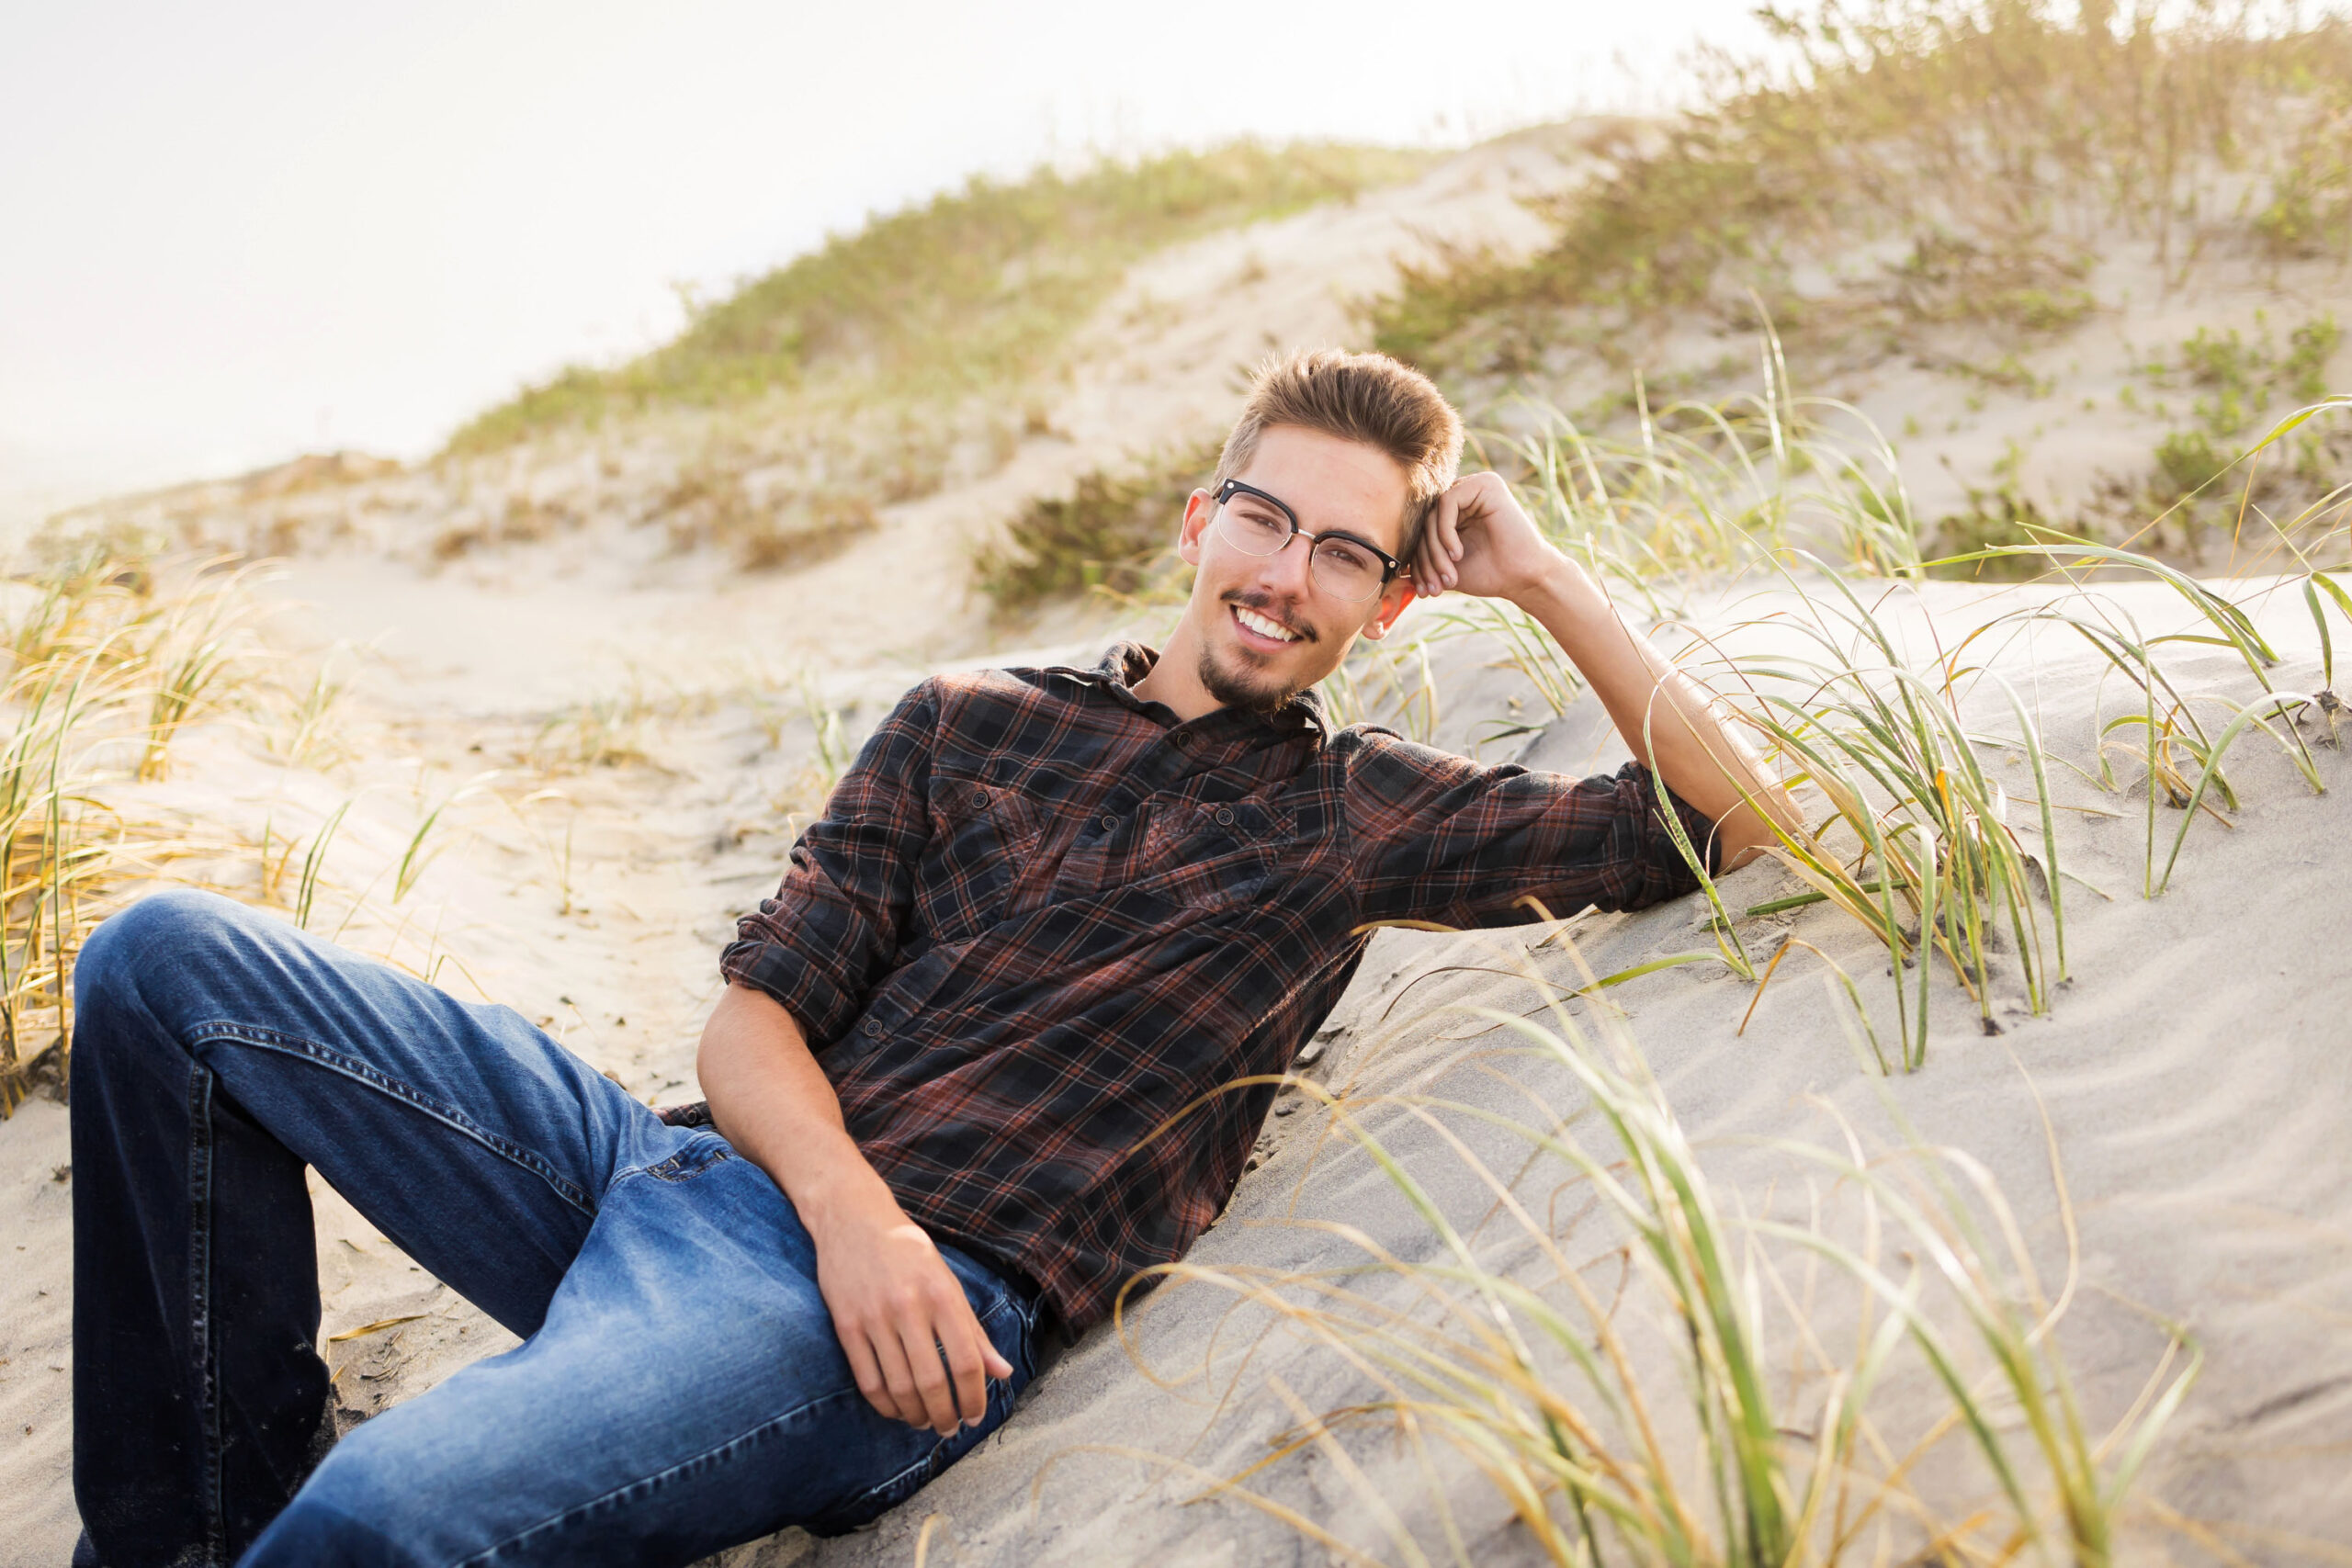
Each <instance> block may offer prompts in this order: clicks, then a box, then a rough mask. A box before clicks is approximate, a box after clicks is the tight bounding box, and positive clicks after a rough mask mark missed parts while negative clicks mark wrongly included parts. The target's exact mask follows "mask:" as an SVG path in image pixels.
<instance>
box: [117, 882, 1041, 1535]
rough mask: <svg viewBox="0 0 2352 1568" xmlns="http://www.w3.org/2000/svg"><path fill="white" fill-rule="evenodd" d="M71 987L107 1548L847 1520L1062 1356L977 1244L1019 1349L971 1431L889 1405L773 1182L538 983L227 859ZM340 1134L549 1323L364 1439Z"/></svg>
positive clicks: (915, 1474) (971, 1278) (502, 1287)
mask: <svg viewBox="0 0 2352 1568" xmlns="http://www.w3.org/2000/svg"><path fill="white" fill-rule="evenodd" d="M74 989H75V996H76V1002H77V1011H76V1016H75V1020H74V1054H73V1058H72V1060H73V1089H72V1105H73V1131H74V1496H75V1499H76V1501H77V1502H78V1504H79V1505H80V1507H81V1513H82V1520H83V1524H84V1527H85V1531H86V1533H87V1535H88V1537H89V1539H90V1541H91V1542H92V1543H94V1544H95V1546H96V1554H97V1557H98V1560H99V1561H100V1562H103V1563H105V1564H107V1568H145V1565H147V1564H163V1563H186V1562H200V1563H220V1564H227V1563H231V1562H239V1563H243V1564H244V1565H245V1568H279V1565H281V1564H284V1565H300V1568H322V1565H328V1564H346V1563H347V1564H363V1563H364V1564H383V1565H387V1568H390V1565H399V1568H425V1565H428V1564H429V1565H431V1568H448V1565H451V1564H458V1563H482V1564H487V1563H497V1564H502V1565H504V1564H526V1563H563V1564H594V1563H632V1564H635V1563H684V1562H692V1561H694V1560H695V1559H696V1558H698V1557H702V1556H705V1555H707V1554H708V1553H710V1552H712V1551H718V1550H719V1549H721V1548H723V1547H726V1546H729V1545H733V1544H735V1543H737V1542H739V1541H744V1540H752V1539H754V1538H756V1537H758V1536H761V1535H763V1534H766V1533H768V1532H770V1531H772V1530H775V1529H781V1528H783V1527H784V1526H786V1525H791V1524H798V1525H804V1526H807V1527H808V1528H809V1529H813V1530H817V1531H819V1532H820V1533H832V1532H836V1531H839V1530H842V1529H851V1528H854V1526H856V1525H858V1524H860V1523H863V1522H864V1521H865V1520H866V1519H869V1518H872V1517H875V1516H876V1515H877V1514H880V1513H881V1512H883V1511H884V1510H885V1509H887V1508H888V1507H890V1506H893V1505H894V1504H896V1503H898V1502H899V1501H900V1500H902V1499H903V1498H905V1497H907V1496H909V1495H911V1494H912V1493H914V1492H915V1491H916V1490H917V1489H919V1488H920V1487H921V1486H922V1484H923V1483H924V1482H925V1481H927V1480H929V1479H930V1478H931V1477H932V1476H933V1475H935V1474H937V1473H938V1472H940V1471H941V1470H942V1469H944V1467H945V1466H946V1465H948V1464H949V1463H951V1462H953V1461H955V1460H956V1459H957V1458H958V1457H960V1456H961V1455H962V1454H964V1453H965V1452H966V1451H967V1450H969V1449H970V1448H971V1447H972V1446H973V1445H974V1444H975V1443H978V1441H979V1440H980V1439H981V1438H984V1437H986V1436H987V1434H988V1433H989V1431H990V1430H992V1429H993V1428H994V1427H996V1426H997V1424H998V1423H1000V1422H1001V1421H1002V1420H1003V1419H1004V1417H1005V1416H1007V1415H1008V1414H1009V1413H1010V1412H1011V1410H1012V1403H1013V1400H1014V1399H1015V1398H1016V1397H1017V1396H1018V1394H1019V1393H1020V1391H1021V1389H1022V1387H1023V1385H1025V1383H1026V1382H1027V1381H1028V1379H1029V1378H1030V1376H1031V1375H1033V1373H1034V1371H1035V1359H1034V1352H1035V1344H1034V1339H1035V1326H1036V1308H1035V1303H1034V1302H1033V1301H1032V1299H1031V1297H1030V1295H1029V1293H1028V1292H1027V1291H1026V1290H1025V1289H1024V1288H1023V1287H1022V1286H1020V1285H1019V1284H1017V1283H1015V1282H1014V1281H1012V1280H1008V1279H1007V1278H1005V1277H1004V1276H1003V1275H1002V1274H1001V1273H999V1272H998V1271H997V1270H995V1269H992V1268H990V1267H989V1266H987V1265H985V1264H983V1263H981V1262H980V1261H978V1259H976V1258H972V1257H970V1256H968V1255H967V1254H965V1253H962V1252H959V1251H956V1249H954V1248H952V1247H944V1246H943V1247H941V1248H940V1250H941V1252H942V1254H943V1255H944V1257H945V1258H946V1261H947V1264H948V1266H949V1268H951V1269H954V1270H955V1272H956V1276H957V1278H958V1279H960V1280H962V1281H963V1284H964V1291H965V1294H966V1295H967V1297H968V1298H969V1300H970V1302H971V1303H972V1307H973V1310H974V1311H975V1312H976V1313H978V1315H979V1320H980V1324H981V1325H982V1327H983V1328H984V1329H985V1330H986V1332H987V1333H988V1335H989V1338H990V1339H991V1340H993V1341H994V1342H995V1345H996V1348H997V1349H998V1350H999V1351H1000V1352H1001V1353H1002V1355H1003V1356H1004V1358H1005V1359H1006V1360H1008V1361H1010V1362H1012V1366H1013V1368H1014V1369H1015V1373H1014V1376H1013V1377H1012V1380H1010V1382H991V1383H990V1385H989V1408H988V1416H987V1419H986V1421H985V1422H983V1423H982V1424H981V1425H980V1426H979V1427H967V1428H966V1429H964V1430H963V1431H961V1432H959V1433H958V1434H957V1435H956V1437H954V1438H945V1439H942V1438H938V1437H937V1436H935V1435H934V1434H933V1433H932V1432H931V1431H929V1430H927V1429H923V1428H917V1427H908V1426H905V1425H902V1424H901V1423H899V1422H897V1421H892V1420H889V1419H888V1418H887V1417H885V1416H881V1415H879V1414H877V1413H876V1411H875V1410H874V1409H873V1407H872V1406H870V1405H868V1404H866V1403H865V1398H864V1396H863V1395H861V1394H860V1393H858V1392H857V1386H856V1382H855V1381H854V1378H853V1377H852V1375H851V1372H850V1369H849V1364H848V1362H847V1360H846V1359H845V1358H844V1357H843V1356H842V1350H841V1347H840V1344H839V1342H838V1341H837V1340H836V1339H835V1337H834V1335H833V1328H832V1320H831V1316H830V1315H829V1314H828V1313H827V1312H826V1310H825V1303H824V1301H823V1299H822V1298H821V1297H820V1295H819V1293H818V1290H817V1266H816V1264H817V1260H816V1250H815V1247H814V1246H813V1244H812V1243H811V1242H810V1240H809V1233H808V1231H807V1230H806V1229H804V1228H803V1227H802V1225H801V1224H800V1221H799V1218H798V1216H797V1214H796V1213H794V1212H793V1207H792V1204H791V1202H790V1201H788V1200H787V1199H786V1197H785V1196H784V1194H783V1193H782V1192H781V1191H779V1190H777V1189H776V1187H775V1183H774V1182H772V1181H770V1180H769V1179H768V1178H767V1176H766V1175H765V1174H764V1173H763V1172H762V1171H761V1170H760V1169H759V1168H757V1167H755V1166H753V1165H752V1163H751V1162H750V1161H748V1160H745V1159H742V1158H741V1157H739V1156H736V1155H735V1153H734V1152H733V1150H732V1149H731V1148H730V1147H729V1145H728V1144H727V1141H726V1140H725V1139H723V1138H721V1137H719V1136H718V1134H715V1133H712V1132H710V1131H709V1130H707V1129H702V1130H693V1129H687V1128H682V1127H673V1126H669V1125H667V1124H666V1123H664V1122H662V1120H661V1119H660V1118H658V1117H656V1116H655V1115H654V1114H653V1112H652V1111H649V1110H648V1109H647V1108H646V1107H644V1106H642V1105H640V1104H639V1103H637V1102H636V1101H635V1100H632V1099H630V1098H629V1096H628V1094H627V1093H626V1092H625V1091H624V1090H623V1089H621V1088H620V1087H619V1086H618V1085H616V1084H615V1083H613V1082H612V1081H610V1080H609V1079H607V1078H605V1077H602V1076H600V1075H599V1074H598V1073H597V1072H596V1071H595V1070H594V1068H592V1067H590V1066H588V1065H587V1064H586V1063H584V1062H582V1061H581V1060H580V1059H579V1058H578V1057H576V1056H574V1055H571V1054H570V1053H569V1052H567V1051H565V1050H564V1049H563V1048H562V1047H561V1046H560V1045H558V1044H557V1043H555V1042H554V1041H552V1040H550V1039H549V1038H548V1036H546V1035H545V1034H542V1033H541V1032H539V1031H538V1030H537V1029H534V1028H532V1027H531V1026H530V1025H529V1024H528V1023H526V1021H524V1020H523V1019H522V1018H521V1017H520V1016H519V1015H518V1014H516V1013H515V1012H514V1011H513V1010H510V1009H507V1008H503V1007H482V1006H474V1005H469V1004H467V1003H463V1002H459V1001H458V1000H456V999H455V998H451V997H449V996H447V995H445V994H444V993H442V992H440V991H437V990H435V989H434V988H433V987H429V986H426V985H424V984H423V983H421V982H419V981H417V980H414V979H412V978H410V977H408V976H405V975H401V974H400V973H398V972H397V971H395V970H392V969H390V968H388V967H386V966H384V965H382V964H376V963H372V962H370V961H368V960H367V959H363V958H360V957H357V956H356V955H354V954H352V953H345V952H344V951H342V950H340V949H338V948H336V947H334V946H332V945H330V944H328V943H326V942H320V941H318V940H316V939H314V938H311V937H310V936H307V935H305V934H304V933H303V932H301V931H297V930H296V929H295V928H294V927H292V926H291V925H288V924H287V923H286V922H285V921H282V920H279V919H274V918H272V917H270V916H267V915H264V914H261V913H258V912H256V911H254V910H252V909H249V908H244V907H243V906H242V905H238V904H235V903H232V902H231V901H229V900H227V899H225V898H220V897H213V896H211V895H209V894H197V893H170V894H164V895H161V896H158V897H151V898H148V899H145V900H143V901H141V903H139V904H137V905H135V906H133V907H132V908H129V909H127V910H125V911H124V912H122V913H121V914H119V915H117V916H115V917H114V918H113V919H109V920H107V922H106V923H105V924H104V925H102V926H101V927H99V928H98V930H97V931H96V933H95V934H94V935H93V936H92V937H91V939H90V941H89V943H88V945H87V946H86V947H85V948H84V949H83V952H82V954H81V959H80V963H79V964H78V966H77V969H76V972H75V976H74ZM305 1165H308V1166H311V1167H314V1168H317V1170H318V1172H319V1174H320V1175H321V1176H322V1178H324V1179H325V1180H326V1181H327V1182H328V1183H329V1184H330V1185H332V1186H333V1187H334V1189H335V1190H337V1191H338V1192H340V1193H342V1194H343V1195H344V1196H345V1198H347V1199H348V1200H350V1201H351V1203H352V1204H353V1206H354V1207H356V1208H357V1209H358V1210H359V1212H360V1213H363V1214H365V1215H366V1216H367V1217H368V1221H369V1222H370V1223H371V1224H374V1225H375V1226H376V1227H377V1228H378V1229H379V1230H380V1231H382V1232H383V1234H384V1235H387V1236H389V1237H390V1238H391V1239H392V1240H393V1241H394V1242H396V1243H398V1244H399V1245H400V1247H401V1248H402V1249H404V1250H405V1251H406V1252H407V1253H408V1254H409V1256H410V1257H412V1258H414V1259H415V1260H416V1261H417V1262H418V1263H420V1264H422V1265H423V1266H424V1268H426V1269H429V1270H431V1271H432V1272H433V1273H434V1274H435V1276H436V1277H438V1278H439V1279H440V1280H443V1281H445V1282H446V1283H447V1284H448V1285H449V1286H450V1287H451V1288H452V1289H454V1290H456V1291H457V1292H459V1293H460V1294H462V1295H464V1296H465V1297H466V1298H467V1299H468V1300H469V1301H471V1302H473V1303H476V1304H477V1305H479V1306H480V1307H481V1309H482V1310H483V1311H485V1312H487V1313H488V1314H490V1315H491V1316H492V1317H494V1318H496V1319H497V1320H498V1321H499V1322H500V1323H503V1324H504V1325H506V1326H507V1327H508V1328H510V1329H513V1330H514V1331H515V1333H516V1334H518V1335H520V1336H522V1337H524V1343H523V1344H522V1345H521V1346H519V1347H518V1348H515V1349H513V1350H510V1351H508V1352H506V1353H505V1354H503V1355H501V1356H495V1357H492V1358H490V1359H487V1360H484V1361H481V1362H478V1363H476V1364H475V1365H473V1366H470V1367H468V1368H466V1369H465V1370H464V1371H459V1372H458V1373H457V1374H455V1375H454V1376H452V1377H450V1378H448V1379H447V1381H445V1382H442V1383H441V1384H440V1385H439V1386H437V1387H435V1388H434V1389H432V1390H431V1391H429V1392H428V1393H424V1394H421V1395H419V1396H417V1397H416V1398H414V1399H412V1400H409V1401H407V1402H405V1403H403V1404H398V1405H395V1406H394V1407H392V1408H391V1409H390V1410H387V1411H385V1412H384V1413H383V1414H382V1415H380V1416H376V1417H375V1418H374V1419H372V1420H369V1421H368V1422H367V1423H365V1424H364V1425H362V1426H360V1427H357V1428H356V1429H355V1430H354V1431H353V1432H351V1433H350V1435H349V1436H347V1437H345V1438H344V1439H343V1440H342V1442H341V1443H339V1444H338V1443H336V1442H335V1441H334V1422H333V1418H332V1406H331V1404H330V1401H329V1396H328V1388H327V1371H326V1368H325V1366H324V1364H323V1363H322V1361H321V1360H320V1359H319V1352H318V1348H317V1341H318V1336H319V1290H318V1275H317V1258H316V1251H315V1241H314V1238H313V1235H312V1232H311V1202H310V1196H309V1194H308V1192H307V1190H305V1188H304V1185H303V1175H302V1168H303V1167H304V1166H305Z"/></svg>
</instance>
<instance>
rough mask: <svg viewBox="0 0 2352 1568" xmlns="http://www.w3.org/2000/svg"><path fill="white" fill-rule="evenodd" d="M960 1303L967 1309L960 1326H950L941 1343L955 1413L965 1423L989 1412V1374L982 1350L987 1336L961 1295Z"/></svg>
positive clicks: (986, 1344) (974, 1420)
mask: <svg viewBox="0 0 2352 1568" xmlns="http://www.w3.org/2000/svg"><path fill="white" fill-rule="evenodd" d="M957 1294H958V1302H957V1304H958V1305H961V1306H964V1311H963V1314H962V1315H963V1319H964V1321H963V1322H962V1323H961V1324H960V1325H948V1328H947V1332H946V1333H945V1334H943V1335H941V1336H940V1339H939V1343H940V1344H941V1346H942V1347H944V1349H945V1351H946V1359H947V1372H948V1377H949V1380H950V1382H951V1383H952V1385H953V1386H952V1387H951V1389H950V1390H949V1392H950V1393H953V1394H954V1395H955V1399H956V1415H957V1416H960V1417H962V1419H963V1420H965V1421H966V1422H977V1421H978V1420H980V1419H981V1418H982V1417H983V1416H987V1415H988V1413H989V1375H988V1367H987V1364H986V1358H985V1357H984V1356H983V1355H982V1351H983V1350H984V1349H985V1348H987V1346H988V1337H987V1336H986V1335H984V1334H982V1333H981V1332H980V1325H979V1320H978V1318H975V1317H974V1316H973V1315H972V1309H971V1308H970V1307H969V1306H968V1305H964V1303H963V1302H962V1301H961V1299H960V1298H961V1292H958V1293H957Z"/></svg>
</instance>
